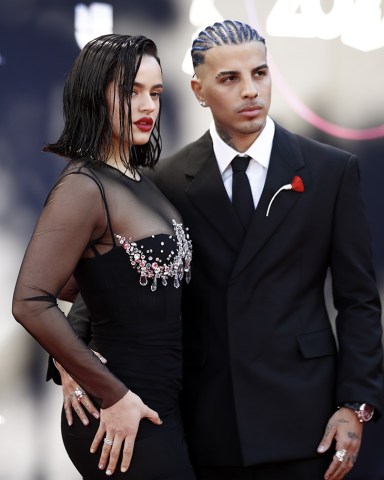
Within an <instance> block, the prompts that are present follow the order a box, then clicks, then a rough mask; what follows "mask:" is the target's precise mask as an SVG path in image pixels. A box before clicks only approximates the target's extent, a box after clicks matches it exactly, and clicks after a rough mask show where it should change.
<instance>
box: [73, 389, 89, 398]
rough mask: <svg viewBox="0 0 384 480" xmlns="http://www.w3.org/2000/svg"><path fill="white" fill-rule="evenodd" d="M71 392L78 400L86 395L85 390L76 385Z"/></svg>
mask: <svg viewBox="0 0 384 480" xmlns="http://www.w3.org/2000/svg"><path fill="white" fill-rule="evenodd" d="M73 393H74V394H75V395H76V398H77V399H78V400H81V399H82V398H83V397H84V396H85V395H86V393H85V391H84V390H83V389H82V388H81V387H76V388H75V391H74V392H73Z"/></svg>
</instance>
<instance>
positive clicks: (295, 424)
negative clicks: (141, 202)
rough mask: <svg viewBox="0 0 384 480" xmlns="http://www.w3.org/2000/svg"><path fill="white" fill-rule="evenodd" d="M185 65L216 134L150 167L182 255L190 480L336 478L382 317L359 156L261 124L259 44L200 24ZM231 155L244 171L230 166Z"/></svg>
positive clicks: (371, 372) (373, 378) (358, 429)
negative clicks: (329, 287) (172, 213)
mask: <svg viewBox="0 0 384 480" xmlns="http://www.w3.org/2000/svg"><path fill="white" fill-rule="evenodd" d="M192 59H193V63H194V69H195V75H194V77H193V79H192V83H191V85H192V89H193V92H194V94H195V96H196V98H197V99H198V101H199V102H200V103H201V105H202V106H203V107H208V108H210V109H211V112H212V116H213V124H212V126H211V128H210V130H209V132H207V133H205V134H204V135H203V137H201V138H200V139H199V140H197V141H196V142H193V143H191V144H190V145H188V146H186V147H185V148H184V149H183V150H181V151H180V152H178V153H176V154H175V155H173V156H172V157H170V158H168V159H164V160H163V161H161V162H160V165H159V167H158V168H157V170H156V176H155V180H156V182H157V184H158V186H159V187H160V188H161V189H162V191H163V192H164V193H165V194H166V195H167V196H168V198H169V199H170V200H171V201H172V202H173V203H174V204H175V205H176V207H177V208H178V209H179V211H180V212H181V213H182V216H183V220H184V223H185V225H187V226H188V227H189V228H190V232H191V237H192V241H193V246H194V257H193V266H192V280H191V283H190V285H188V286H187V287H185V291H184V292H185V295H184V299H183V326H184V344H185V349H184V358H185V360H184V363H185V371H184V393H183V409H184V418H185V426H186V432H187V437H188V442H189V445H190V450H191V456H192V459H193V462H194V464H195V465H196V469H197V473H198V478H200V479H204V480H218V479H220V480H224V479H230V480H237V479H241V480H242V479H257V480H259V479H260V480H272V479H288V480H291V479H292V480H293V479H295V480H297V479H301V480H316V479H321V478H326V479H327V480H338V479H341V478H343V477H344V476H345V475H346V473H347V472H348V471H349V470H350V469H351V468H352V466H353V464H354V462H355V460H356V458H357V455H358V451H359V447H360V442H361V437H362V432H363V423H364V421H366V420H369V419H370V418H371V417H372V414H373V415H374V416H376V417H377V416H378V410H379V408H380V406H381V385H382V372H381V367H382V351H381V323H380V315H381V309H380V301H379V296H378V292H377V289H376V285H375V278H374V272H373V268H372V260H371V249H370V238H369V233H368V226H367V222H366V219H365V214H364V210H363V206H362V200H361V196H360V192H359V168H358V163H357V159H356V158H355V156H354V155H351V154H349V153H347V152H344V151H341V150H337V149H335V148H332V147H330V146H326V145H322V144H320V143H317V142H314V141H312V140H309V139H306V138H303V137H300V136H297V135H294V134H292V133H290V132H288V131H286V130H285V129H284V128H282V127H281V126H279V125H277V124H275V123H274V122H273V121H272V119H271V118H270V117H269V116H268V112H269V107H270V101H271V78H270V73H269V69H268V62H267V56H266V47H265V42H264V39H263V38H262V37H261V36H260V35H259V34H258V33H257V32H256V31H255V30H254V29H252V28H251V27H250V26H248V25H246V24H243V23H240V22H232V21H225V22H223V23H216V24H215V25H213V26H211V27H208V28H207V29H205V30H204V31H203V32H201V33H200V34H199V36H198V37H197V39H196V40H195V41H194V42H193V46H192ZM239 155H240V156H243V157H244V156H246V157H247V160H246V161H245V163H247V162H248V161H249V164H248V166H246V165H245V166H243V167H241V166H238V165H235V163H234V164H231V162H232V160H233V159H234V158H235V157H237V156H239ZM240 161H241V160H240ZM235 162H237V160H236V161H235ZM241 169H243V172H241ZM245 169H246V170H245ZM239 170H240V171H239ZM244 170H245V172H246V173H245V175H244ZM237 177H241V178H240V179H239V180H238V179H237ZM238 182H239V184H240V186H239V185H238ZM249 184H250V185H249ZM232 187H233V188H232ZM247 192H248V193H247ZM244 193H247V195H248V198H243V196H242V194H244ZM250 199H251V203H252V208H251V210H252V211H251V212H250V214H249V218H243V214H244V212H245V211H246V210H247V208H249V207H247V202H248V205H249V200H250ZM238 202H243V204H242V206H241V207H240V210H237V209H238V206H237V205H238ZM328 270H330V272H331V275H332V284H333V297H334V304H335V307H336V309H337V312H338V315H337V319H336V332H337V339H335V336H334V333H333V330H332V327H331V324H330V320H329V317H328V314H327V311H326V305H325V301H324V284H325V280H326V276H327V272H328Z"/></svg>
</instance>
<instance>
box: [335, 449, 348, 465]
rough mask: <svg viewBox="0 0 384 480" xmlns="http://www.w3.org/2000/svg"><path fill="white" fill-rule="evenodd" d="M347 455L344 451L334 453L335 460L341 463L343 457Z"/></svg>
mask: <svg viewBox="0 0 384 480" xmlns="http://www.w3.org/2000/svg"><path fill="white" fill-rule="evenodd" d="M346 454H347V451H346V450H344V449H343V450H337V452H336V458H337V460H338V461H339V462H342V461H343V460H344V457H345V455H346Z"/></svg>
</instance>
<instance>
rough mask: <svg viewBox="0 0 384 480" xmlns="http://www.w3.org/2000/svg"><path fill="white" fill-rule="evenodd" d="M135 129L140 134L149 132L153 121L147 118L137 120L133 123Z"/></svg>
mask: <svg viewBox="0 0 384 480" xmlns="http://www.w3.org/2000/svg"><path fill="white" fill-rule="evenodd" d="M133 123H134V124H135V125H136V127H137V128H138V129H139V130H141V131H142V132H149V131H150V130H151V129H152V125H153V120H152V118H149V117H143V118H139V120H136V122H133Z"/></svg>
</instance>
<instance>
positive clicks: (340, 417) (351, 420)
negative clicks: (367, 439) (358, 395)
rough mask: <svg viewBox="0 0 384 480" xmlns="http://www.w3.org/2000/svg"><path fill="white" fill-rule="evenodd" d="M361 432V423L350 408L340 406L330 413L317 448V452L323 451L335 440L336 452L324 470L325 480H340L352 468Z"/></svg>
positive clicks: (357, 451)
mask: <svg viewBox="0 0 384 480" xmlns="http://www.w3.org/2000/svg"><path fill="white" fill-rule="evenodd" d="M362 433H363V424H362V423H360V422H359V419H358V418H357V415H356V413H355V412H354V411H352V410H351V409H349V408H340V409H339V410H337V411H336V412H335V413H334V414H333V415H332V417H331V418H330V420H329V422H328V424H327V427H326V429H325V434H324V436H323V438H322V440H321V442H320V445H319V447H318V449H317V451H318V452H319V453H324V452H326V451H327V450H328V449H329V448H330V446H331V445H332V442H333V440H335V441H336V452H335V455H334V456H333V461H332V463H331V465H330V466H329V468H328V470H327V471H326V472H325V476H324V479H325V480H341V479H342V478H344V477H345V475H346V474H347V473H348V472H349V471H350V470H351V469H352V467H353V465H354V463H355V462H356V459H357V455H358V453H359V450H360V445H361V437H362ZM344 451H345V454H344ZM338 452H339V453H338ZM338 457H339V458H338Z"/></svg>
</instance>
